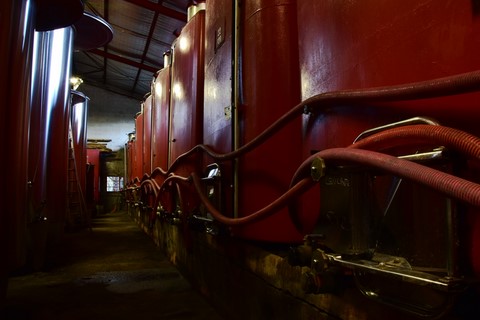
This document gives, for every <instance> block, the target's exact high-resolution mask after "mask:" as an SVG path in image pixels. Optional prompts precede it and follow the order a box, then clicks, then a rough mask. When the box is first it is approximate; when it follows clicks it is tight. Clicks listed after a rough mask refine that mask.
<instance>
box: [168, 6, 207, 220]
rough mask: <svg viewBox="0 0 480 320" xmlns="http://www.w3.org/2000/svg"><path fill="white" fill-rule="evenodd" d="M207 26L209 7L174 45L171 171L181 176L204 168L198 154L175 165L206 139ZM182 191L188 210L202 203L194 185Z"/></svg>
mask: <svg viewBox="0 0 480 320" xmlns="http://www.w3.org/2000/svg"><path fill="white" fill-rule="evenodd" d="M204 29H205V10H199V11H197V12H196V14H194V15H193V16H192V17H191V18H190V20H189V21H188V22H187V24H186V25H185V26H184V27H183V29H182V31H181V33H180V36H179V37H178V38H177V39H176V40H175V42H174V43H173V45H172V47H173V49H172V50H173V51H172V59H173V60H172V66H171V70H172V82H171V105H170V122H169V124H170V132H169V145H170V148H169V154H168V157H169V159H168V161H169V170H171V171H172V172H175V173H176V174H178V175H181V176H189V175H190V173H191V172H199V171H200V170H201V159H200V156H199V155H198V154H194V155H192V156H191V157H189V158H188V159H185V161H183V162H182V164H181V165H175V166H173V164H174V161H175V160H176V159H177V158H178V157H179V156H180V155H182V154H184V153H185V152H187V151H189V150H190V149H192V148H193V147H194V146H196V145H198V144H201V143H202V139H203V124H202V121H203V83H204V80H203V77H204ZM187 189H188V188H187ZM179 192H180V194H179V195H178V198H179V199H181V201H180V202H181V203H180V206H181V207H182V210H183V211H184V212H190V211H191V210H192V209H193V208H195V207H197V206H198V200H197V197H196V196H195V193H194V192H193V187H192V188H190V189H189V190H185V189H184V190H180V191H179Z"/></svg>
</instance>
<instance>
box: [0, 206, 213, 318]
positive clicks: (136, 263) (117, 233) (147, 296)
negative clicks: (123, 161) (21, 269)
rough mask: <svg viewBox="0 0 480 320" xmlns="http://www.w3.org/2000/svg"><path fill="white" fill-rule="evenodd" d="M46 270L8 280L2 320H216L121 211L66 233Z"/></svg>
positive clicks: (207, 305) (193, 291)
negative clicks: (89, 228) (78, 229)
mask: <svg viewBox="0 0 480 320" xmlns="http://www.w3.org/2000/svg"><path fill="white" fill-rule="evenodd" d="M55 256H56V257H57V259H56V260H55V261H52V260H50V261H48V262H49V263H48V266H47V267H46V268H45V270H42V271H40V272H34V273H29V274H24V275H18V276H12V277H11V278H10V279H9V288H8V292H7V304H6V308H5V310H3V311H2V316H3V318H5V319H9V320H10V319H32V320H37V319H49V320H51V319H55V320H57V319H58V320H62V319H68V320H74V319H92V320H93V319H115V320H121V319H129V320H132V319H135V320H140V319H209V320H215V319H221V317H220V316H219V315H218V314H217V312H216V311H215V310H214V309H213V308H212V307H211V306H210V305H209V304H208V302H206V301H205V299H204V298H203V296H201V295H200V294H199V293H198V292H197V291H195V290H194V289H193V288H192V287H191V286H190V284H189V283H188V282H187V281H186V280H185V279H184V277H183V276H182V275H181V274H180V273H179V272H178V271H177V269H175V267H174V266H173V265H172V264H171V263H170V262H169V261H168V260H167V259H166V258H165V256H164V255H163V254H162V253H161V252H160V251H159V249H158V247H156V246H155V244H154V243H153V241H151V239H149V238H148V236H147V235H146V234H145V233H143V231H142V230H140V229H139V228H138V227H137V225H135V224H134V222H133V221H131V219H130V218H129V217H128V216H127V214H126V213H125V212H117V213H109V214H106V215H102V216H100V217H98V218H95V219H94V222H93V227H92V231H89V230H83V231H79V232H75V233H69V234H67V235H66V236H65V239H64V241H62V246H61V247H59V248H58V250H57V253H56V255H55Z"/></svg>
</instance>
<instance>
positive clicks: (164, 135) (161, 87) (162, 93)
mask: <svg viewBox="0 0 480 320" xmlns="http://www.w3.org/2000/svg"><path fill="white" fill-rule="evenodd" d="M170 79H171V75H170V53H165V54H164V67H163V69H162V70H160V71H158V73H157V74H156V77H155V81H154V84H153V90H152V95H153V98H152V169H155V168H161V169H162V170H164V171H166V170H167V169H168V166H167V161H168V119H169V111H170Z"/></svg>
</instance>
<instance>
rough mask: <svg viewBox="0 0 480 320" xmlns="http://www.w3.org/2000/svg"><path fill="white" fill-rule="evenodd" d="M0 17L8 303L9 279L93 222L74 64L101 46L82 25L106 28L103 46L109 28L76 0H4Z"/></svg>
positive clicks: (3, 271) (1, 216) (1, 274)
mask: <svg viewBox="0 0 480 320" xmlns="http://www.w3.org/2000/svg"><path fill="white" fill-rule="evenodd" d="M52 8H54V9H53V10H54V11H55V15H53V14H52ZM0 16H1V17H2V18H1V27H0V30H1V31H0V40H1V48H2V50H1V59H0V61H1V62H0V63H1V67H0V69H1V70H2V71H1V77H0V79H1V83H0V87H1V89H0V96H1V110H2V116H1V125H0V128H1V130H2V131H1V132H2V136H3V137H4V138H5V139H4V146H3V147H4V151H5V153H4V154H3V155H2V157H1V158H2V160H1V161H2V162H1V167H2V170H1V171H2V176H1V177H2V179H1V180H2V181H3V182H4V187H3V188H2V192H1V193H0V194H1V203H2V210H1V211H0V237H1V239H0V243H1V244H0V246H1V252H2V263H1V266H0V282H1V302H2V303H3V301H4V297H5V290H6V287H7V282H8V280H7V279H8V275H10V274H12V273H14V272H22V271H28V270H38V269H40V268H41V267H43V266H45V263H46V258H47V257H50V258H54V257H55V254H56V250H57V248H58V245H59V243H60V241H61V239H62V236H63V234H64V232H65V230H66V228H76V227H86V226H87V225H88V223H89V219H90V218H89V216H88V214H89V211H88V208H87V203H86V198H85V196H86V191H87V181H86V176H87V166H86V163H87V135H86V121H87V109H88V97H86V96H85V95H84V94H83V93H81V92H79V91H76V90H75V89H73V87H72V86H71V83H70V80H71V79H70V78H71V73H72V72H71V61H72V54H73V50H74V49H75V50H87V49H89V48H92V47H93V46H95V45H96V44H97V43H94V42H93V41H91V40H89V39H88V35H87V34H86V33H85V28H87V29H88V28H89V27H92V28H98V29H99V30H100V31H101V32H99V34H101V35H103V36H104V37H101V36H99V37H97V38H96V39H95V41H101V43H98V45H102V44H103V43H106V42H108V41H109V39H111V37H112V31H111V28H110V27H109V26H108V25H107V24H106V23H105V21H103V20H101V19H99V18H97V17H95V16H93V15H90V14H87V13H84V6H83V2H82V1H79V0H69V1H56V0H41V1H40V0H39V1H29V0H23V1H3V2H2V4H1V5H0ZM96 156H97V157H98V154H97V155H96ZM94 157H95V154H92V155H91V156H90V158H94ZM91 162H92V163H94V162H95V159H91Z"/></svg>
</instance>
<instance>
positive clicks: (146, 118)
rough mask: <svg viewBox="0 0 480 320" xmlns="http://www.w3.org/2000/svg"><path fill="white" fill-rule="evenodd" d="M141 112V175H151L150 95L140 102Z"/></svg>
mask: <svg viewBox="0 0 480 320" xmlns="http://www.w3.org/2000/svg"><path fill="white" fill-rule="evenodd" d="M142 110H143V142H142V146H143V173H144V174H148V175H150V174H151V173H152V142H151V140H152V95H151V94H150V93H149V94H147V95H146V96H145V97H144V99H143V102H142Z"/></svg>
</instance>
